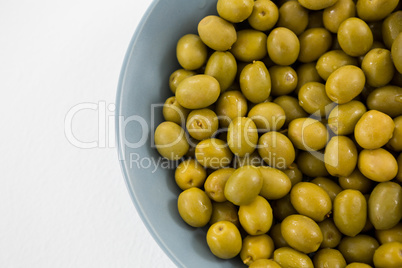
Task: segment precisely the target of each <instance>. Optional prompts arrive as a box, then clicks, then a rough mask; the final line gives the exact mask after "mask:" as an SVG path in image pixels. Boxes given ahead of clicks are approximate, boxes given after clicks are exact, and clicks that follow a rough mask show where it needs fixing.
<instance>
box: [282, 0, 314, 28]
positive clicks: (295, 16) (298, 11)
mask: <svg viewBox="0 0 402 268" xmlns="http://www.w3.org/2000/svg"><path fill="white" fill-rule="evenodd" d="M308 18H309V14H308V10H307V9H305V8H304V7H302V6H301V5H300V3H299V2H298V1H288V2H286V3H284V4H283V5H281V7H280V8H279V20H278V23H277V27H285V28H288V29H289V30H292V31H293V32H294V33H295V34H296V35H299V34H301V33H302V32H304V30H305V29H306V27H307V24H308Z"/></svg>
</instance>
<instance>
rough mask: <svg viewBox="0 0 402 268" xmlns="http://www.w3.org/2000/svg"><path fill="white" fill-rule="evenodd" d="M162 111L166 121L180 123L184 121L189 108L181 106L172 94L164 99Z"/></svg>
mask: <svg viewBox="0 0 402 268" xmlns="http://www.w3.org/2000/svg"><path fill="white" fill-rule="evenodd" d="M162 113H163V118H165V120H166V121H171V122H174V123H176V124H178V125H182V124H184V122H185V121H186V118H187V115H188V113H189V110H188V109H186V108H184V107H182V106H181V105H180V104H179V103H178V102H177V101H176V97H175V96H173V97H170V98H168V99H167V100H166V101H165V104H164V105H163V110H162Z"/></svg>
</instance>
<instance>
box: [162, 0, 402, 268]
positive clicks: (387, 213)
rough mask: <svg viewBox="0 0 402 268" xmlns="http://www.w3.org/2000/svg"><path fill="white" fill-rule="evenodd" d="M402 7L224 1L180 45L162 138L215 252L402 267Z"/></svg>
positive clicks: (375, 0)
mask: <svg viewBox="0 0 402 268" xmlns="http://www.w3.org/2000/svg"><path fill="white" fill-rule="evenodd" d="M401 6H402V3H401V2H400V1H399V0H278V1H274V0H272V1H271V0H218V1H217V5H216V8H217V14H211V15H208V16H206V17H204V18H203V19H202V20H201V21H199V23H198V28H197V29H195V31H197V34H194V33H191V34H190V33H189V34H186V35H184V36H182V37H181V38H180V39H179V40H177V46H176V56H177V61H178V63H179V64H180V68H179V69H177V70H175V71H174V72H172V74H171V76H170V78H169V88H170V90H171V92H172V93H173V96H171V97H169V98H168V99H167V100H166V101H165V104H164V106H163V116H164V119H165V121H164V122H162V123H161V124H160V125H159V126H158V127H157V128H156V130H155V133H154V141H155V145H156V149H157V150H158V152H159V153H160V155H161V156H162V157H164V158H166V159H168V160H174V161H178V162H177V163H179V164H178V166H177V168H176V170H175V175H174V178H172V180H173V179H174V180H175V182H176V184H177V186H178V188H179V189H180V190H181V193H180V195H179V196H178V199H177V207H178V212H179V214H180V216H181V218H182V219H183V221H184V222H185V223H186V224H188V225H190V226H192V227H194V228H197V227H204V228H205V230H206V234H205V235H206V239H205V243H206V246H208V247H209V249H210V250H211V252H212V254H213V255H215V256H217V257H219V258H221V259H231V258H238V259H239V261H241V262H243V263H244V264H245V265H246V266H249V267H252V268H262V267H265V268H272V267H307V268H309V267H349V268H364V267H399V268H400V267H402V221H401V219H402V187H401V185H402V10H401ZM200 243H202V242H200Z"/></svg>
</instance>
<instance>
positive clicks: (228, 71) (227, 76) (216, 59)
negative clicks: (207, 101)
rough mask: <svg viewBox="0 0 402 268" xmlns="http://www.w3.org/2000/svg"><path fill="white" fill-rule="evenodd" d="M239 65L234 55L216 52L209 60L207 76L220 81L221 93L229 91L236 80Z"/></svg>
mask: <svg viewBox="0 0 402 268" xmlns="http://www.w3.org/2000/svg"><path fill="white" fill-rule="evenodd" d="M236 73H237V63H236V59H235V57H234V56H233V55H232V53H230V52H228V51H226V52H222V51H215V52H214V53H213V54H212V55H211V56H210V57H209V59H208V62H207V65H206V67H205V74H207V75H210V76H212V77H214V78H215V79H216V80H218V82H219V85H220V88H221V91H222V92H223V91H225V90H227V89H228V88H229V87H230V86H231V85H232V84H233V81H234V80H235V77H236Z"/></svg>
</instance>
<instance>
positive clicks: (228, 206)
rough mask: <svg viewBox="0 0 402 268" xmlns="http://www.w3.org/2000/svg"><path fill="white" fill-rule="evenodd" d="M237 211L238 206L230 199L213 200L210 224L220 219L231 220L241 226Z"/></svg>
mask: <svg viewBox="0 0 402 268" xmlns="http://www.w3.org/2000/svg"><path fill="white" fill-rule="evenodd" d="M237 211H238V209H237V207H236V206H235V205H233V204H232V203H230V202H229V201H225V202H212V215H211V219H210V220H209V224H211V225H212V224H214V223H216V222H219V221H229V222H231V223H233V224H234V225H236V226H237V227H240V222H239V217H238V216H237Z"/></svg>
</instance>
